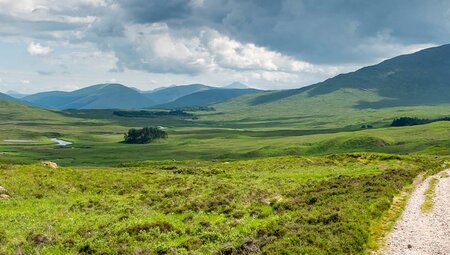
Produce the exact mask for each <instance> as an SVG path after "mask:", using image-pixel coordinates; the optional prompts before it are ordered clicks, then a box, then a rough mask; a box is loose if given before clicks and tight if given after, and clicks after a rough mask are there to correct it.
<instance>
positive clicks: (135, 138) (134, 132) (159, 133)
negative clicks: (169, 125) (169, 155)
mask: <svg viewBox="0 0 450 255" xmlns="http://www.w3.org/2000/svg"><path fill="white" fill-rule="evenodd" d="M167 136H168V135H167V132H166V131H164V130H162V129H160V128H156V127H145V128H143V129H134V128H132V129H130V130H128V133H126V134H125V135H124V139H125V142H126V143H133V144H144V143H150V142H152V141H153V140H155V139H165V138H167Z"/></svg>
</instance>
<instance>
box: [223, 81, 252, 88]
mask: <svg viewBox="0 0 450 255" xmlns="http://www.w3.org/2000/svg"><path fill="white" fill-rule="evenodd" d="M223 88H226V89H249V88H250V87H249V86H247V85H245V84H244V83H241V82H238V81H235V82H233V83H230V84H228V85H226V86H224V87H223Z"/></svg>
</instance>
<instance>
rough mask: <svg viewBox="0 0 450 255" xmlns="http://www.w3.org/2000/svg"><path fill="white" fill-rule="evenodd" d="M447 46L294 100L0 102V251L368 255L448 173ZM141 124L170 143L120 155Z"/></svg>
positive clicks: (283, 94) (202, 94) (178, 94)
mask: <svg viewBox="0 0 450 255" xmlns="http://www.w3.org/2000/svg"><path fill="white" fill-rule="evenodd" d="M449 49H450V46H449V45H444V46H441V47H437V48H431V49H427V50H424V51H421V52H418V53H414V54H410V55H405V56H400V57H397V58H393V59H390V60H387V61H384V62H382V63H380V64H379V65H374V66H370V67H365V68H363V69H360V70H358V71H355V72H353V73H348V74H341V75H338V76H336V77H334V78H331V79H328V80H326V81H324V82H322V83H318V84H313V85H311V86H306V87H303V88H300V89H293V90H274V91H263V90H258V89H252V88H249V87H248V86H246V85H244V84H241V83H233V84H230V85H228V86H226V87H220V88H218V87H213V86H207V85H203V84H191V85H180V86H172V87H165V88H160V89H155V90H152V91H139V90H137V89H134V88H132V87H127V86H125V85H122V84H115V83H113V84H109V83H108V84H97V85H93V86H90V87H87V88H83V89H79V90H75V91H72V92H61V91H53V92H42V93H37V94H33V95H20V98H13V97H10V96H8V95H6V94H0V98H1V99H0V119H1V123H0V186H1V187H3V189H0V191H1V192H2V193H1V194H0V195H2V198H1V200H0V215H2V219H1V220H0V253H1V254H35V253H36V254H324V255H325V254H368V253H369V252H376V251H378V250H379V249H380V248H382V247H383V246H384V245H385V242H386V236H387V235H388V233H389V232H390V231H391V230H392V227H393V225H394V224H395V222H396V220H397V219H398V217H399V216H400V215H401V213H402V211H403V208H404V207H405V204H406V199H405V198H404V197H403V200H401V198H402V194H403V196H404V194H405V193H406V194H408V193H409V192H412V190H413V189H414V185H415V180H417V178H419V177H421V176H422V177H428V176H431V175H434V174H436V173H438V172H440V171H442V170H443V169H446V168H448V167H449V165H450V121H448V117H450V97H448V95H449V94H450V90H449V89H450V87H449V85H448V84H447V83H445V82H444V81H445V80H446V79H447V78H449V80H450V77H449V76H450V75H449V73H448V72H446V71H445V70H447V69H445V68H446V67H448V63H447V62H448V61H447V58H441V57H440V56H442V55H448V56H450V50H449ZM423 65H425V66H430V68H423V69H421V70H422V71H423V72H421V73H417V68H419V67H421V66H423ZM436 66H443V67H442V69H441V68H437V69H436V68H431V67H436ZM444 69H445V70H444ZM413 74H414V75H413ZM419 74H422V76H424V77H422V76H419ZM430 77H431V78H430ZM395 86H399V87H398V90H395V93H393V92H392V90H393V88H394V87H395ZM391 92H392V93H391ZM11 95H13V94H11ZM14 95H16V96H17V94H14ZM434 99H436V100H434ZM400 117H409V118H417V120H430V121H423V123H418V124H420V125H415V124H417V123H413V124H414V125H413V124H411V125H402V126H393V125H392V123H393V121H394V119H397V118H400ZM431 120H432V121H431ZM419 122H420V121H419ZM143 127H153V128H155V129H154V130H158V129H159V130H164V132H166V133H167V135H168V137H167V138H165V139H155V140H151V142H150V143H146V144H133V143H126V142H124V134H125V133H127V132H128V131H129V130H130V129H136V128H143ZM399 200H400V201H402V202H401V203H398V202H396V201H399ZM400 245H403V244H400ZM403 248H404V247H403Z"/></svg>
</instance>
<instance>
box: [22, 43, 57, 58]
mask: <svg viewBox="0 0 450 255" xmlns="http://www.w3.org/2000/svg"><path fill="white" fill-rule="evenodd" d="M27 51H28V53H30V54H31V55H33V56H44V55H48V54H50V53H51V52H52V51H53V50H52V48H50V47H46V46H42V45H41V44H39V43H35V42H31V43H30V44H29V45H28V48H27Z"/></svg>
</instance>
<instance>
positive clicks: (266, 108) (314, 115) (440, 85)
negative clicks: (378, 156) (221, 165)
mask: <svg viewBox="0 0 450 255" xmlns="http://www.w3.org/2000/svg"><path fill="white" fill-rule="evenodd" d="M448 70H450V45H444V46H440V47H435V48H430V49H426V50H423V51H419V52H417V53H413V54H409V55H403V56H399V57H395V58H392V59H389V60H386V61H383V62H382V63H380V64H377V65H373V66H369V67H365V68H362V69H360V70H357V71H355V72H352V73H347V74H341V75H338V76H336V77H334V78H331V79H328V80H326V81H324V82H321V83H318V84H314V85H311V86H307V87H303V88H300V89H293V90H283V91H274V92H262V93H258V94H253V95H246V96H243V97H238V98H234V99H231V100H229V101H227V102H223V103H221V104H218V105H215V106H214V107H215V108H216V109H217V110H218V111H221V112H224V113H226V114H227V115H226V116H227V117H226V119H227V120H240V119H243V118H245V117H244V114H245V113H246V112H249V111H251V112H252V116H251V118H253V119H258V120H261V119H269V118H273V117H274V116H277V117H279V118H280V117H283V118H292V117H301V118H303V120H302V123H307V122H309V124H307V125H309V126H317V124H318V123H324V122H331V121H333V120H335V121H339V119H343V118H344V116H348V118H345V119H346V120H349V119H351V118H352V119H354V120H355V121H354V122H353V121H349V122H348V123H342V122H340V123H339V125H342V124H356V123H362V122H363V121H364V119H371V118H372V117H370V115H372V116H373V115H378V116H379V118H388V119H390V118H392V117H396V116H403V115H404V114H405V113H402V112H405V111H409V112H410V113H409V115H412V116H424V114H425V115H426V114H428V115H433V116H436V114H437V112H439V114H441V113H442V112H445V111H447V112H448V109H449V108H450V72H448ZM424 107H426V108H427V110H426V112H425V111H423V110H424V109H425V108H424ZM374 109H378V110H379V111H374ZM434 109H438V110H437V111H435V110H434ZM445 109H446V110H445ZM350 117H351V118H350ZM214 118H218V117H217V116H210V117H208V120H214ZM221 118H222V117H221ZM372 119H373V118H372ZM322 127H323V126H322Z"/></svg>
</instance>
